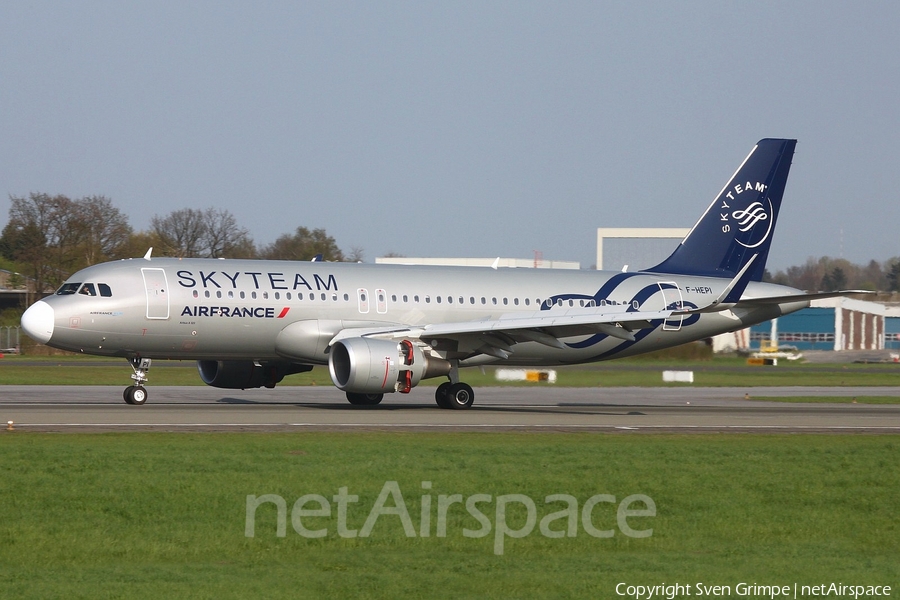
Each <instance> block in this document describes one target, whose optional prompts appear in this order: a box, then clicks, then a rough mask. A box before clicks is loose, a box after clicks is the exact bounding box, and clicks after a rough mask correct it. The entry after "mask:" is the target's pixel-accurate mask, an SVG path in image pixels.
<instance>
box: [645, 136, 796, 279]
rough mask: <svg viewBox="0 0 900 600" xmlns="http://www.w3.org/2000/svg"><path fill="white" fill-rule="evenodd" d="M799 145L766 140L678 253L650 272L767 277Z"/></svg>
mask: <svg viewBox="0 0 900 600" xmlns="http://www.w3.org/2000/svg"><path fill="white" fill-rule="evenodd" d="M796 145H797V140H777V139H764V140H760V141H759V143H757V144H756V146H755V147H754V148H753V150H751V151H750V155H749V156H747V158H746V159H744V162H743V163H742V164H741V166H740V167H738V170H737V171H736V172H735V174H734V175H733V176H732V177H731V179H730V180H729V181H728V183H727V184H726V185H725V187H724V188H723V189H722V191H721V192H719V195H718V196H717V197H716V199H715V200H714V201H713V203H712V204H710V206H709V208H707V209H706V212H705V213H703V216H702V217H700V220H699V221H698V222H697V224H696V225H694V227H693V229H691V231H690V233H688V234H687V236H686V237H685V238H684V240H682V242H681V244H679V246H678V248H676V249H675V252H673V253H672V255H671V256H670V257H669V258H667V259H666V260H664V261H663V262H662V263H660V264H659V265H657V266H655V267H653V268H650V269H647V271H649V272H654V273H671V274H685V275H703V276H711V277H729V278H734V277H735V276H736V275H737V274H738V273H740V272H741V270H742V269H744V268H745V267H748V268H747V270H746V272H745V273H744V274H743V275H744V276H742V277H741V279H742V280H746V281H762V277H763V273H764V272H765V268H766V258H767V257H768V255H769V246H770V244H771V243H772V235H773V234H774V232H775V221H776V220H777V219H778V211H779V209H780V208H781V198H782V196H783V195H784V187H785V184H786V183H787V177H788V171H790V169H791V157H792V156H793V155H794V147H795V146H796ZM751 262H752V264H749V265H748V263H751ZM744 285H746V284H744ZM742 289H743V286H742Z"/></svg>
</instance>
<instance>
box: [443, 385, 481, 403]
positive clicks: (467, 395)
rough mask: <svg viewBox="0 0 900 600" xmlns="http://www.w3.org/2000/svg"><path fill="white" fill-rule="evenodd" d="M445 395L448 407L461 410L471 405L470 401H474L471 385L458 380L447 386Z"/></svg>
mask: <svg viewBox="0 0 900 600" xmlns="http://www.w3.org/2000/svg"><path fill="white" fill-rule="evenodd" d="M446 397H447V405H448V407H449V408H453V409H456V410H462V409H465V408H469V407H470V406H472V403H473V402H474V401H475V391H474V390H473V389H472V386H471V385H469V384H467V383H463V382H462V381H460V382H459V383H454V384H453V385H451V386H450V387H449V388H447V396H446Z"/></svg>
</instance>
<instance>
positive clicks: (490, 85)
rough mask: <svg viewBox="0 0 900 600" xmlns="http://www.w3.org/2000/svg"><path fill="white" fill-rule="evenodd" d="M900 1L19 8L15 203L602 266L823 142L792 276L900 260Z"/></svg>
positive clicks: (12, 132)
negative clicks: (627, 235) (49, 202)
mask: <svg viewBox="0 0 900 600" xmlns="http://www.w3.org/2000/svg"><path fill="white" fill-rule="evenodd" d="M898 22H900V3H897V2H867V3H856V2H752V3H749V2H748V3H733V2H718V1H716V2H673V3H661V2H646V3H639V2H620V3H606V2H562V3H561V2H523V1H515V2H486V1H483V0H482V1H476V2H409V3H399V2H359V3H345V2H331V1H329V2H316V3H299V2H284V3H279V2H265V3H263V2H226V1H221V0H217V1H215V2H208V3H201V2H145V3H132V2H118V1H115V2H90V1H79V2H58V1H53V2H4V3H3V4H2V6H0V227H2V225H3V224H5V223H6V220H7V216H8V211H9V195H14V196H24V195H27V194H28V193H29V192H45V193H49V194H65V195H67V196H69V197H71V198H78V197H82V196H88V195H106V196H108V197H109V198H111V199H112V201H113V202H114V204H115V205H116V206H118V207H119V208H120V209H122V210H123V211H124V212H125V213H126V214H127V215H128V217H129V220H130V222H131V225H132V226H133V227H134V228H135V229H137V230H141V229H146V228H147V227H148V224H149V219H150V217H152V216H153V215H154V214H159V215H165V214H168V213H169V212H171V211H173V210H177V209H181V208H186V207H196V208H205V207H208V206H218V207H222V208H225V209H228V210H230V211H231V212H232V213H234V215H235V216H236V217H237V219H238V221H239V222H240V224H241V225H243V226H244V227H246V228H248V229H249V230H250V233H251V235H252V236H253V238H254V240H255V241H256V242H257V243H258V244H265V243H269V242H272V241H274V239H275V238H276V237H278V236H279V235H281V234H283V233H289V232H292V231H293V230H294V229H296V227H298V226H300V225H303V226H307V227H310V228H315V227H322V228H325V229H326V230H327V231H328V233H329V234H331V235H332V236H334V237H335V239H336V240H337V242H338V245H339V246H340V247H341V248H343V249H344V250H345V251H347V250H349V249H350V248H351V247H353V246H358V247H361V248H363V250H364V253H365V257H366V259H367V261H370V262H371V261H373V260H374V258H375V257H376V256H380V255H383V254H385V253H388V252H396V253H401V254H405V255H408V256H489V257H492V256H504V257H523V258H528V257H531V256H533V252H534V251H535V250H538V251H541V252H543V256H544V258H545V259H557V260H576V261H580V262H581V263H582V266H584V267H587V266H589V265H591V264H593V263H594V262H595V256H596V229H597V228H598V227H690V226H691V225H693V223H694V222H695V221H696V219H697V218H698V217H699V216H700V214H701V213H702V212H703V211H704V210H705V208H706V207H707V205H708V204H709V203H710V202H711V201H712V199H713V196H714V195H715V194H716V193H717V192H718V191H719V190H720V189H721V187H722V186H723V185H724V184H725V182H726V181H727V179H728V177H729V176H730V175H731V174H732V173H733V172H734V170H735V169H736V168H737V166H738V165H739V164H740V161H741V160H743V158H744V157H745V156H746V155H747V153H748V152H749V151H750V149H751V148H752V147H753V145H754V144H755V143H756V141H757V140H759V139H760V138H763V137H794V138H797V139H799V144H798V146H797V152H796V154H795V157H794V163H793V168H792V171H791V175H790V179H789V181H788V187H787V192H786V194H785V200H784V204H783V207H782V212H781V217H780V220H779V224H778V231H777V232H776V236H775V241H774V243H773V245H772V252H771V255H770V261H769V267H770V270H773V271H774V270H775V269H780V268H784V267H787V266H790V265H793V264H800V263H802V262H804V261H805V260H806V259H807V257H810V256H816V257H818V256H824V255H828V256H833V257H839V256H843V257H845V258H847V259H849V260H851V261H854V262H864V261H868V260H869V259H873V258H874V259H876V260H879V261H882V260H885V259H887V258H890V257H892V256H897V255H900V198H898V192H897V190H898V187H900V185H898V181H897V179H898V176H897V162H898V158H900V115H898V110H900V68H898V66H900V45H898V37H897V23H898Z"/></svg>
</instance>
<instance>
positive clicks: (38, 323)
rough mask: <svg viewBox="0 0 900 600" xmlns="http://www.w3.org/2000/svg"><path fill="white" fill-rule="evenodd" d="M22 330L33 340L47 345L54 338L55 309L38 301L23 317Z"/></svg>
mask: <svg viewBox="0 0 900 600" xmlns="http://www.w3.org/2000/svg"><path fill="white" fill-rule="evenodd" d="M22 329H24V330H25V333H27V334H28V335H29V337H31V338H32V339H33V340H36V341H38V342H40V343H42V344H46V343H47V342H49V341H50V338H51V337H52V336H53V307H52V306H50V305H49V304H47V303H46V302H44V301H43V300H38V301H37V302H35V303H34V304H32V305H31V306H30V307H28V310H26V311H25V314H24V315H22Z"/></svg>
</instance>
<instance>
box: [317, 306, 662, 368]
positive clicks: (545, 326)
mask: <svg viewBox="0 0 900 600" xmlns="http://www.w3.org/2000/svg"><path fill="white" fill-rule="evenodd" d="M605 310H608V307H606V308H603V309H601V308H586V309H574V310H571V309H570V310H566V311H553V310H550V311H540V312H530V313H510V314H504V315H501V316H500V317H499V318H496V319H482V320H477V321H458V322H451V323H432V324H428V325H423V326H409V327H405V326H390V327H367V328H359V329H357V328H348V329H344V330H342V331H341V332H340V333H338V334H337V335H336V336H335V337H334V338H333V339H332V340H331V344H334V343H335V342H337V341H339V340H341V339H346V338H350V337H378V338H385V339H398V340H399V339H404V338H405V339H421V340H422V341H423V342H425V343H427V344H430V345H433V346H436V347H447V342H451V343H453V345H454V346H455V347H456V348H457V350H458V351H460V352H463V353H478V354H487V355H488V356H493V357H496V358H501V359H505V358H508V357H509V355H510V354H511V353H512V352H513V351H514V350H513V347H514V346H515V344H517V343H521V342H529V341H530V342H537V343H539V344H543V345H545V346H549V347H552V348H557V349H564V348H565V345H564V344H563V343H562V342H561V341H560V339H561V338H567V337H577V336H582V335H595V334H597V333H603V334H606V335H609V336H611V337H615V338H618V339H622V340H627V341H634V339H635V336H634V333H633V332H634V331H638V330H640V329H646V328H650V327H653V326H654V324H653V321H657V322H658V321H659V320H664V319H667V318H669V317H670V316H672V314H673V313H674V312H675V311H671V310H664V311H633V312H626V311H617V312H605Z"/></svg>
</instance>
